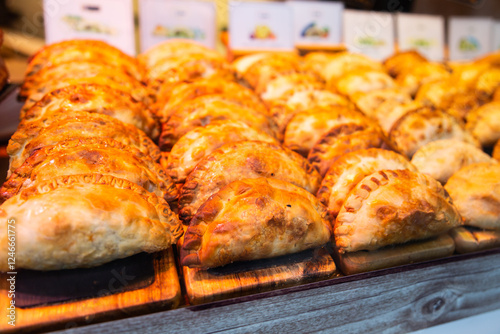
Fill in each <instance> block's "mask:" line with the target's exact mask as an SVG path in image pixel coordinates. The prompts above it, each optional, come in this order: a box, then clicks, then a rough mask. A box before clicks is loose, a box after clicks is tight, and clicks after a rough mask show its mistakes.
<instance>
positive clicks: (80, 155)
mask: <svg viewBox="0 0 500 334" xmlns="http://www.w3.org/2000/svg"><path fill="white" fill-rule="evenodd" d="M90 173H97V174H104V175H111V176H115V177H118V178H121V179H125V180H128V181H130V182H133V183H135V184H137V185H139V186H141V187H143V188H145V189H146V190H147V191H149V192H153V193H155V194H156V195H157V196H159V197H161V198H163V199H165V200H166V201H168V202H171V201H174V200H175V199H176V198H177V188H176V186H175V184H174V182H173V181H172V179H171V178H170V177H169V176H168V175H167V174H166V172H165V171H164V170H163V168H161V166H160V165H159V164H158V163H156V162H155V161H153V160H152V159H151V157H149V156H147V155H145V154H144V153H142V152H140V151H139V150H137V149H136V148H133V147H129V146H126V145H124V144H121V143H119V142H117V141H115V140H113V139H106V138H102V139H101V138H84V139H68V140H64V141H62V142H59V143H57V144H56V145H52V146H45V147H42V148H40V149H38V150H36V151H35V152H33V154H32V155H31V156H30V157H29V158H28V159H26V161H25V162H24V163H23V164H22V165H21V166H20V167H19V168H17V169H16V170H15V171H14V172H13V173H12V175H11V176H10V177H9V179H8V180H7V181H5V183H4V184H3V186H2V188H1V189H0V199H2V200H5V199H8V198H10V197H12V196H14V195H16V194H17V193H19V191H21V190H22V189H24V188H26V187H29V186H32V185H33V184H38V183H40V182H42V181H47V180H50V179H51V178H54V177H56V176H62V175H76V174H90Z"/></svg>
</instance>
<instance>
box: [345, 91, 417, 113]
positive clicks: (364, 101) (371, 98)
mask: <svg viewBox="0 0 500 334" xmlns="http://www.w3.org/2000/svg"><path fill="white" fill-rule="evenodd" d="M351 99H352V101H354V104H356V107H358V109H359V110H361V112H363V114H365V115H373V114H374V113H375V110H376V109H377V108H378V107H379V106H380V105H381V104H382V103H384V102H385V101H389V100H390V101H395V102H397V103H401V104H403V103H410V102H411V101H412V99H411V96H410V95H408V94H406V93H405V92H402V91H401V90H400V89H399V88H385V89H376V90H372V91H369V92H359V93H355V94H354V95H353V96H351Z"/></svg>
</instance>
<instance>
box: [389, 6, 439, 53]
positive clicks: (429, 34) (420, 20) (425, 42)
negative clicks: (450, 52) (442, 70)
mask: <svg viewBox="0 0 500 334" xmlns="http://www.w3.org/2000/svg"><path fill="white" fill-rule="evenodd" d="M396 27H397V34H398V45H399V49H400V50H401V51H406V50H415V49H416V50H417V51H419V52H420V53H422V54H423V55H424V56H425V57H427V58H428V59H429V60H432V61H443V60H444V18H443V17H442V16H435V15H419V14H406V13H398V14H397V15H396Z"/></svg>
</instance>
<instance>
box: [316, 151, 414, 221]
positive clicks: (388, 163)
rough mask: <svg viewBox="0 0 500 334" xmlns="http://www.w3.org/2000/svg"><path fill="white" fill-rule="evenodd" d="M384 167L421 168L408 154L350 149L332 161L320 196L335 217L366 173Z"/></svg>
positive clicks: (319, 191) (320, 190) (322, 183)
mask: <svg viewBox="0 0 500 334" xmlns="http://www.w3.org/2000/svg"><path fill="white" fill-rule="evenodd" d="M384 169H408V170H410V171H412V172H417V171H418V170H417V168H416V167H415V166H414V165H412V164H411V163H410V161H408V159H407V158H406V157H405V156H403V155H401V154H399V153H396V152H393V151H388V150H384V149H380V148H369V149H363V150H358V151H354V152H349V153H347V154H345V155H344V156H342V157H340V158H339V159H338V160H336V161H335V162H334V163H333V164H332V165H331V167H330V169H329V170H328V172H327V173H326V175H325V177H324V178H323V181H322V182H321V187H320V189H319V190H318V193H317V195H316V197H318V199H319V201H320V202H321V203H322V204H323V205H325V206H326V207H327V208H328V211H329V212H330V214H331V215H332V217H333V218H335V217H337V215H338V213H339V211H340V208H342V205H343V204H344V201H345V200H346V199H347V197H348V195H349V193H350V192H351V190H352V189H354V187H356V185H357V184H358V183H359V182H361V180H363V179H364V178H365V177H366V176H368V175H370V174H372V173H375V172H377V171H380V170H384Z"/></svg>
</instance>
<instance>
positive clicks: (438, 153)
mask: <svg viewBox="0 0 500 334" xmlns="http://www.w3.org/2000/svg"><path fill="white" fill-rule="evenodd" d="M491 161H493V159H492V158H491V157H490V156H489V155H488V154H486V153H484V152H483V151H482V150H481V149H479V148H477V147H476V146H474V145H472V144H469V143H466V142H464V141H461V140H457V139H441V140H436V141H432V142H430V143H427V144H425V145H424V146H422V147H420V148H419V149H418V150H417V151H416V152H415V154H414V155H413V157H412V159H411V162H412V164H414V165H415V166H416V167H417V168H418V170H419V172H421V173H424V174H427V175H430V176H432V177H433V178H435V179H436V180H438V181H439V182H441V183H442V184H445V183H446V181H448V179H449V178H450V176H451V175H452V174H454V173H455V172H457V171H458V170H460V169H461V168H463V167H465V166H468V165H470V164H473V163H478V162H491Z"/></svg>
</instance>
